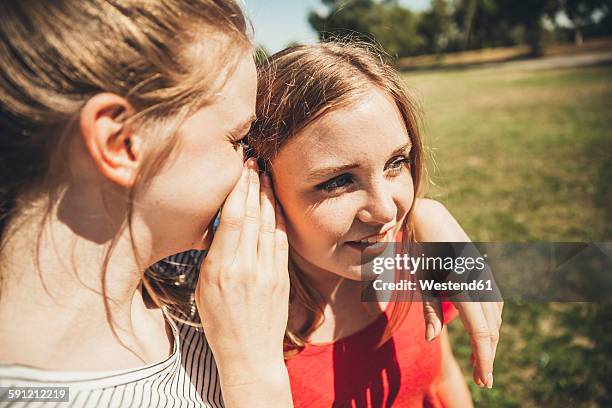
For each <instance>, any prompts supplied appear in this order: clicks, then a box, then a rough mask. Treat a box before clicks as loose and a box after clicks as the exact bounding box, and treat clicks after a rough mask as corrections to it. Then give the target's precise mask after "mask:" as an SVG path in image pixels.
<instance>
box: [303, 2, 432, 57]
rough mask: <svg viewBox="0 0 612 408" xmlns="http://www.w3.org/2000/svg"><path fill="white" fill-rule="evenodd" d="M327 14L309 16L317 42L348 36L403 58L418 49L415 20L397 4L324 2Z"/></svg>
mask: <svg viewBox="0 0 612 408" xmlns="http://www.w3.org/2000/svg"><path fill="white" fill-rule="evenodd" d="M323 4H324V5H325V6H327V12H326V13H324V14H319V13H317V12H311V13H310V15H309V17H308V21H309V23H310V25H311V26H312V27H313V28H314V29H315V30H317V32H318V33H319V38H320V39H321V40H326V39H330V38H337V37H346V36H350V37H353V38H357V39H360V40H364V41H368V42H373V43H378V44H380V45H381V46H382V47H383V48H384V49H385V51H386V52H387V53H389V54H391V55H394V56H397V57H402V56H406V55H411V54H414V53H415V52H416V51H417V49H418V48H419V46H420V39H419V37H418V35H417V32H416V29H417V19H416V16H415V15H414V14H413V13H412V12H411V11H410V10H408V9H406V8H403V7H402V6H401V5H399V3H397V1H389V0H387V1H383V2H374V1H372V0H353V1H339V0H323Z"/></svg>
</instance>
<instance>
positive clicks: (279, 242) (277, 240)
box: [274, 203, 289, 276]
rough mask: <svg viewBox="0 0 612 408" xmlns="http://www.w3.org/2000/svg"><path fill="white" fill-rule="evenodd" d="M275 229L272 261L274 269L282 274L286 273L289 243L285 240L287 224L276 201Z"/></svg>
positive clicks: (285, 274)
mask: <svg viewBox="0 0 612 408" xmlns="http://www.w3.org/2000/svg"><path fill="white" fill-rule="evenodd" d="M275 210H276V231H275V233H274V261H275V264H276V270H277V271H278V272H279V273H280V274H282V275H284V276H288V275H287V270H288V268H289V243H288V241H287V226H286V224H285V215H284V214H283V210H282V208H281V206H280V204H278V203H276V207H275Z"/></svg>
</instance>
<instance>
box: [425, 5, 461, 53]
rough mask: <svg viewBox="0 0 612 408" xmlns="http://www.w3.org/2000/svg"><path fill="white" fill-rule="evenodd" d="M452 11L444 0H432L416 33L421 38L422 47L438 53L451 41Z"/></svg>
mask: <svg viewBox="0 0 612 408" xmlns="http://www.w3.org/2000/svg"><path fill="white" fill-rule="evenodd" d="M452 25H453V12H452V9H451V6H450V4H449V3H448V1H446V0H433V1H432V2H431V8H430V9H429V10H427V11H426V12H424V13H423V15H422V16H421V19H420V21H419V25H418V33H419V35H420V36H421V37H422V38H423V41H424V43H425V44H424V45H425V47H424V49H425V50H427V51H428V52H433V53H436V54H439V53H440V52H442V51H445V50H446V49H447V48H448V45H449V42H451V41H452V38H451V36H452Z"/></svg>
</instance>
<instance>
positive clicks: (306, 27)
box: [242, 0, 430, 53]
mask: <svg viewBox="0 0 612 408" xmlns="http://www.w3.org/2000/svg"><path fill="white" fill-rule="evenodd" d="M242 2H243V3H244V4H245V7H244V8H245V9H246V12H247V15H248V16H249V18H250V20H251V23H252V24H253V27H254V30H255V42H256V43H257V44H261V45H263V46H264V47H265V48H266V49H267V50H268V52H272V53H273V52H276V51H280V50H282V49H283V48H285V47H286V46H287V44H289V43H290V42H292V41H297V42H301V43H311V42H315V41H317V38H318V37H317V34H316V32H315V31H313V30H312V28H310V24H308V13H309V12H310V11H311V10H322V11H324V10H325V7H323V6H322V2H321V1H320V0H242ZM400 3H401V4H402V5H403V6H405V7H408V8H410V9H411V10H413V11H422V10H425V9H427V8H428V7H429V3H430V0H400Z"/></svg>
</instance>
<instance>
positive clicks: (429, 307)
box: [423, 300, 444, 341]
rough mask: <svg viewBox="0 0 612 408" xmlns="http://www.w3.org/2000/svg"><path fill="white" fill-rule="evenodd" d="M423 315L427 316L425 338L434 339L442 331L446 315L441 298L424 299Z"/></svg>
mask: <svg viewBox="0 0 612 408" xmlns="http://www.w3.org/2000/svg"><path fill="white" fill-rule="evenodd" d="M423 317H424V318H425V339H426V340H427V341H432V340H433V339H435V338H436V337H438V336H439V335H440V333H442V322H443V321H444V315H443V312H442V305H441V304H440V301H439V300H427V301H426V300H424V301H423Z"/></svg>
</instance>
